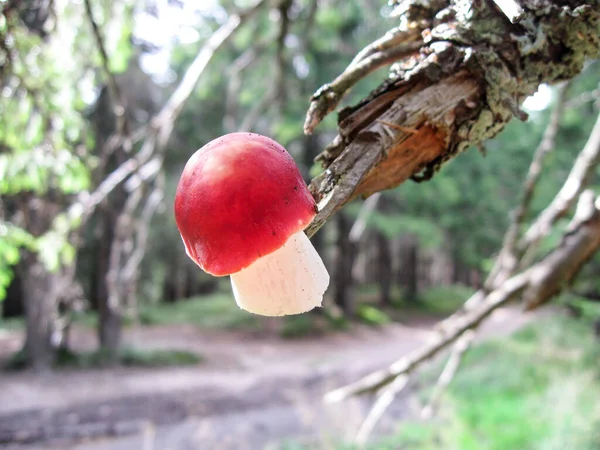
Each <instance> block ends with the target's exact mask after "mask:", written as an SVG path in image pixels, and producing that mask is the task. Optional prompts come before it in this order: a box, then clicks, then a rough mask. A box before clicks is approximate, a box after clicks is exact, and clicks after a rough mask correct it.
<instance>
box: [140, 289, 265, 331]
mask: <svg viewBox="0 0 600 450" xmlns="http://www.w3.org/2000/svg"><path fill="white" fill-rule="evenodd" d="M139 318H140V322H141V323H142V324H143V325H180V324H188V325H195V326H198V327H200V328H207V329H240V328H241V329H255V328H256V327H258V326H259V319H258V317H257V316H255V315H252V314H250V313H248V312H246V311H243V310H241V309H240V308H239V306H237V304H236V303H235V300H234V299H233V297H232V296H231V295H229V294H213V295H210V296H204V297H196V298H192V299H187V300H181V301H179V302H177V303H175V304H173V303H172V304H168V303H161V304H158V305H151V306H144V307H142V308H141V310H140V314H139Z"/></svg>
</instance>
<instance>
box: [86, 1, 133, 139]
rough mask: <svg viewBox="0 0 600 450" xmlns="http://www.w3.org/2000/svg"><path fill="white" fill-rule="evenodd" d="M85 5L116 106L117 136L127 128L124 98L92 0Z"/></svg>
mask: <svg viewBox="0 0 600 450" xmlns="http://www.w3.org/2000/svg"><path fill="white" fill-rule="evenodd" d="M84 5H85V13H86V16H87V19H88V22H89V23H90V26H91V28H92V33H93V34H94V40H95V41H96V46H97V47H98V52H99V53H100V59H101V61H102V68H103V69H104V73H105V75H106V78H107V81H108V91H109V94H110V97H111V99H112V102H113V105H114V106H113V113H114V115H115V118H116V121H117V122H116V123H117V127H116V129H117V132H116V134H117V135H120V134H122V133H123V131H124V127H125V105H124V103H123V97H122V95H121V90H120V88H119V85H118V84H117V80H116V79H115V76H114V74H113V73H112V71H111V70H110V60H109V57H108V53H107V52H106V46H105V45H104V39H103V38H102V33H101V31H100V26H99V25H98V22H96V20H95V19H94V12H93V10H92V4H91V2H90V0H84Z"/></svg>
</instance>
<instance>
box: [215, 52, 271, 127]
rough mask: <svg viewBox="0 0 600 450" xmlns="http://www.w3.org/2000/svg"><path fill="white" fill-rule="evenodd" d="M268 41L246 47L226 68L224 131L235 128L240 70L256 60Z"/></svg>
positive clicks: (240, 79) (240, 78)
mask: <svg viewBox="0 0 600 450" xmlns="http://www.w3.org/2000/svg"><path fill="white" fill-rule="evenodd" d="M268 42H269V41H263V42H261V43H259V44H258V45H256V46H252V47H250V48H248V49H246V50H245V51H244V52H243V53H242V54H241V55H240V56H238V57H237V58H236V59H235V60H234V61H233V63H231V65H230V66H229V67H228V69H227V74H228V78H229V83H227V94H226V99H225V117H224V118H223V128H224V129H225V130H226V131H234V130H235V129H236V116H237V109H238V94H239V91H240V89H241V87H242V72H243V71H244V70H246V69H247V68H248V67H250V66H251V65H252V64H254V62H256V61H257V60H258V57H259V56H260V55H261V54H262V53H263V52H264V50H265V49H266V48H267V45H268Z"/></svg>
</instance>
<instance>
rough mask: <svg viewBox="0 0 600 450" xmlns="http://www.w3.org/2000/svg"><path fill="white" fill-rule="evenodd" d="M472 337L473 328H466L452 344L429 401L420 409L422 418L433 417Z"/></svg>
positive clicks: (473, 334)
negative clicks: (448, 356)
mask: <svg viewBox="0 0 600 450" xmlns="http://www.w3.org/2000/svg"><path fill="white" fill-rule="evenodd" d="M474 339H475V330H467V331H465V332H464V333H463V335H462V336H461V337H460V338H458V340H457V341H456V343H455V344H454V347H453V348H452V353H451V354H450V358H448V362H447V363H446V365H445V366H444V370H442V373H441V374H440V377H439V378H438V381H437V383H436V385H435V388H434V390H433V392H432V394H431V397H430V398H429V402H428V403H427V405H426V406H425V407H424V408H423V411H421V417H422V418H423V419H426V420H427V419H430V418H431V417H433V414H434V412H435V409H436V408H437V405H438V403H439V401H440V398H441V397H442V394H443V393H444V391H445V390H446V389H447V388H448V386H449V385H450V383H451V382H452V379H453V378H454V375H456V372H457V371H458V368H459V366H460V363H461V361H462V357H463V355H464V354H465V352H466V351H467V350H468V349H469V347H470V346H471V344H472V343H473V340H474Z"/></svg>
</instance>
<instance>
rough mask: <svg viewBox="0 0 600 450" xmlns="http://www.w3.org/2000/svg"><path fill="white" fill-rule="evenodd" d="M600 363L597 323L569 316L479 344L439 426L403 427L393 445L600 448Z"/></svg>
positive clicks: (460, 449) (461, 449)
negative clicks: (594, 332) (595, 333)
mask: <svg viewBox="0 0 600 450" xmlns="http://www.w3.org/2000/svg"><path fill="white" fill-rule="evenodd" d="M599 361H600V344H599V343H598V342H597V341H595V340H594V338H593V336H592V332H591V325H590V323H589V322H585V321H575V320H574V319H568V318H565V317H553V318H549V319H545V320H542V321H541V322H540V323H538V324H534V325H531V326H529V327H527V328H525V329H523V330H522V331H520V332H518V333H516V334H515V335H513V336H512V337H509V338H505V339H498V340H495V341H489V342H486V343H483V344H480V345H478V346H476V347H475V348H474V349H472V350H471V351H470V352H469V353H467V354H466V357H465V359H464V361H463V365H462V367H461V370H460V372H459V373H458V375H457V376H456V379H455V380H454V381H453V384H452V385H451V386H450V388H449V390H448V392H447V393H446V397H445V401H444V402H443V403H442V405H441V410H440V414H439V416H440V417H439V419H437V420H435V421H433V422H428V423H422V422H415V423H407V424H404V425H402V427H401V430H400V433H399V435H398V436H396V437H395V438H394V440H395V444H394V445H399V446H400V447H401V448H406V449H419V450H420V449H423V450H424V449H432V448H433V449H437V448H440V449H447V450H480V449H485V450H504V449H535V450H554V449H556V450H559V449H565V450H566V449H577V450H592V449H598V448H600V402H599V401H598V399H600V364H599ZM438 369H439V367H438ZM427 378H429V377H427ZM377 448H380V447H377ZM381 448H387V447H381ZM389 448H396V447H389Z"/></svg>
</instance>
